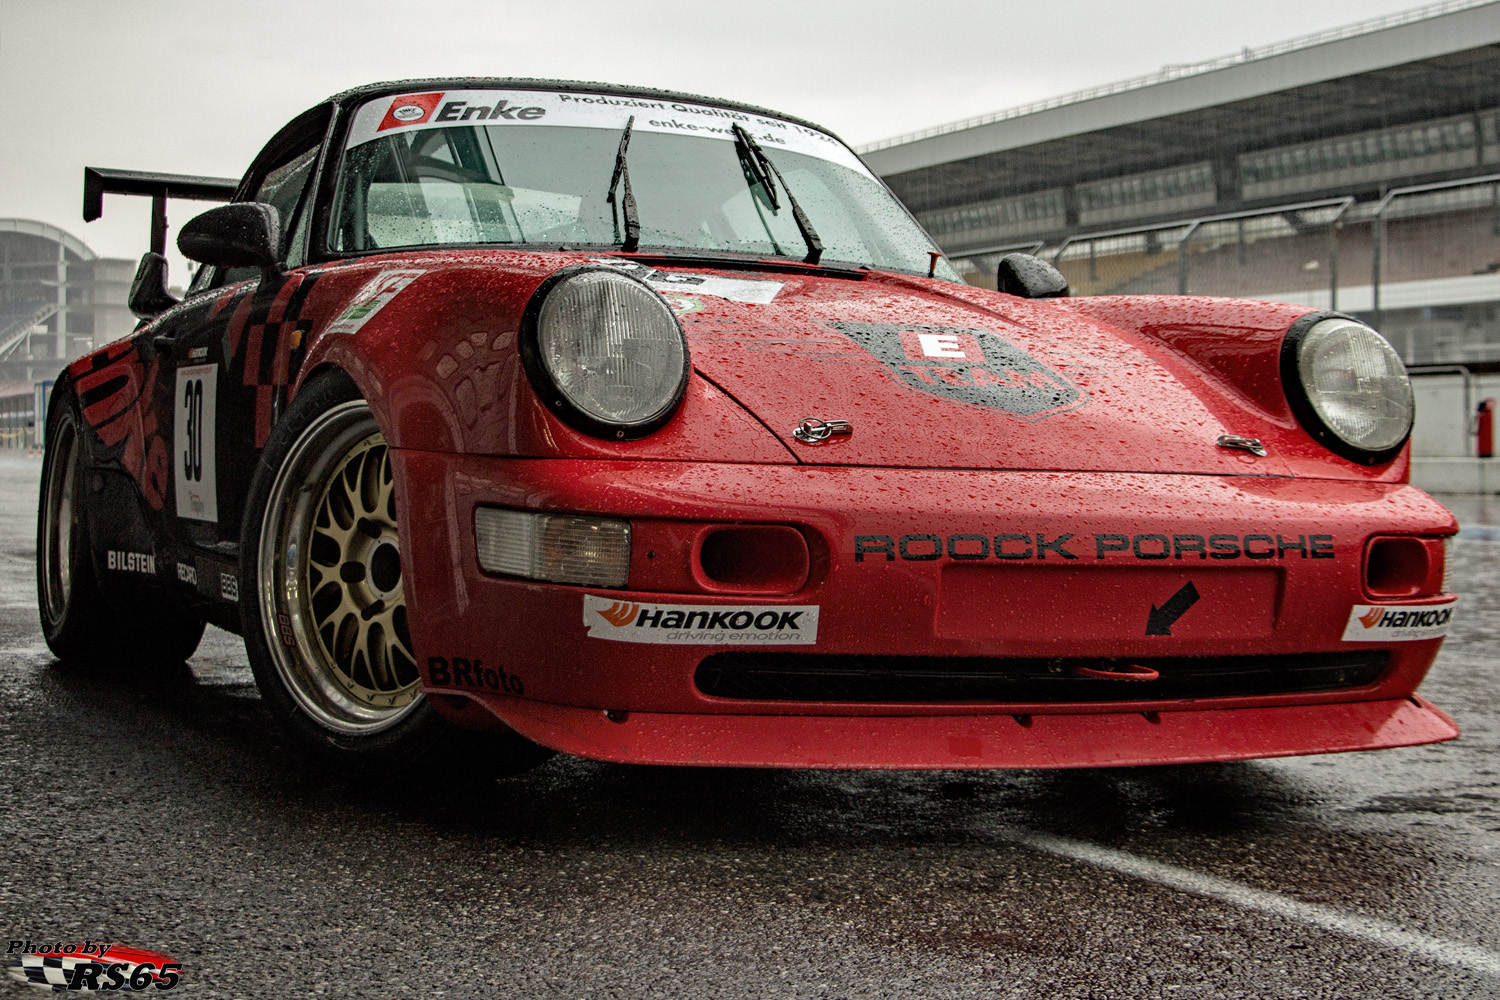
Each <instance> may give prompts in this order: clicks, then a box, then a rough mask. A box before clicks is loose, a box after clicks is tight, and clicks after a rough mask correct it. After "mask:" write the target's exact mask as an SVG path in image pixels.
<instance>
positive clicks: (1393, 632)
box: [1344, 597, 1458, 642]
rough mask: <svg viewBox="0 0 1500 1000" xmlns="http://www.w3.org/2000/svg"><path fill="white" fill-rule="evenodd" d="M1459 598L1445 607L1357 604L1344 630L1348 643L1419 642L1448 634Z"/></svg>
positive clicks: (1445, 604)
mask: <svg viewBox="0 0 1500 1000" xmlns="http://www.w3.org/2000/svg"><path fill="white" fill-rule="evenodd" d="M1457 604H1458V598H1456V597H1455V598H1453V599H1452V600H1451V601H1445V602H1443V603H1442V604H1417V605H1411V604H1356V605H1355V606H1354V610H1352V611H1350V612H1349V624H1348V625H1345V626H1344V641H1345V642H1415V641H1417V640H1419V639H1436V638H1439V637H1440V636H1445V635H1447V634H1448V623H1449V621H1451V620H1452V618H1453V608H1454V606H1455V605H1457Z"/></svg>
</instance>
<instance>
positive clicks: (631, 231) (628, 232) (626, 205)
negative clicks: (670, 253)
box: [604, 115, 641, 253]
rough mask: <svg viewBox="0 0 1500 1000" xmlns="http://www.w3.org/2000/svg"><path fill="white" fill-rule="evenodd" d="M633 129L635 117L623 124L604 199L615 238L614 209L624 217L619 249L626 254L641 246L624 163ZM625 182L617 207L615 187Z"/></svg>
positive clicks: (639, 231)
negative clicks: (623, 194)
mask: <svg viewBox="0 0 1500 1000" xmlns="http://www.w3.org/2000/svg"><path fill="white" fill-rule="evenodd" d="M634 127H635V115H631V116H630V120H629V121H627V122H626V123H625V132H624V133H623V134H622V135H621V136H620V151H619V152H617V153H616V154H615V172H614V176H612V177H610V179H609V195H608V196H607V197H606V198H605V199H604V200H605V201H606V202H608V203H609V207H610V219H611V221H613V222H614V226H615V236H616V237H618V236H619V235H620V220H619V217H618V216H617V215H616V214H615V208H616V207H618V208H619V209H620V212H621V214H623V215H624V216H625V239H624V241H623V242H622V243H621V244H620V249H622V250H624V251H626V252H627V253H628V252H630V251H632V250H634V249H635V248H636V247H638V246H640V244H641V220H640V218H639V217H638V216H637V215H636V212H635V194H634V193H632V192H631V190H630V167H629V166H628V165H627V164H626V162H625V153H626V151H627V150H628V149H630V130H631V129H633V128H634ZM622 180H623V181H624V182H625V196H624V197H623V198H621V199H620V201H619V203H618V206H617V205H616V202H615V187H616V186H618V185H619V183H620V182H621V181H622Z"/></svg>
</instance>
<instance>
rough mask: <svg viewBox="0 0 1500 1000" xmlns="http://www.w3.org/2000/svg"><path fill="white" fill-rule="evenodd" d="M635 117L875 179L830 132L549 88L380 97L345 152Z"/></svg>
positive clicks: (615, 124) (611, 124)
mask: <svg viewBox="0 0 1500 1000" xmlns="http://www.w3.org/2000/svg"><path fill="white" fill-rule="evenodd" d="M632 115H633V116H635V125H634V126H633V127H632V130H633V131H635V132H670V133H674V134H678V135H693V136H699V137H702V138H705V139H719V140H722V141H724V142H732V141H734V132H733V130H732V127H733V126H734V125H735V124H739V125H741V126H743V127H744V128H745V129H747V130H748V131H749V132H750V134H751V135H752V136H754V137H755V139H756V141H758V142H760V143H761V144H762V145H764V146H767V147H770V148H781V149H787V150H791V151H792V152H794V153H802V154H804V155H807V156H815V157H818V158H819V159H823V160H828V161H830V162H832V163H837V164H839V165H841V166H844V167H848V168H849V169H850V170H855V171H858V172H859V173H861V174H865V175H869V173H870V172H869V170H868V168H866V167H865V165H864V164H863V163H861V162H860V160H859V157H857V156H855V155H854V153H853V152H851V151H850V150H849V148H848V147H847V146H845V145H844V144H843V143H841V142H839V141H838V140H837V139H835V138H833V137H832V136H830V135H827V134H826V133H823V132H819V131H818V130H817V129H811V128H807V127H806V126H803V125H797V124H795V123H793V122H788V121H782V120H781V119H779V118H771V117H767V116H765V115H757V114H752V113H750V112H748V111H739V110H735V109H731V108H716V107H713V106H712V105H707V104H690V103H687V102H685V101H665V100H653V99H650V98H644V97H617V96H614V95H611V94H586V93H573V92H570V91H549V90H447V91H430V92H427V93H421V94H398V95H397V96H395V97H379V98H376V99H375V100H373V101H369V102H368V103H366V104H365V105H364V106H363V107H361V108H360V109H359V112H358V113H357V114H356V115H355V117H354V123H353V124H352V125H351V126H350V128H349V136H348V139H347V140H346V141H345V146H346V148H350V149H352V148H353V147H355V146H359V145H362V144H363V143H366V142H369V141H370V140H371V139H375V138H378V137H380V136H381V135H384V134H387V133H395V132H399V131H408V130H411V129H428V128H447V127H450V126H469V125H486V126H490V125H496V126H507V125H531V126H536V125H549V126H554V127H564V128H568V127H572V128H603V129H611V130H623V129H624V128H625V123H626V122H627V121H629V120H630V118H631V116H632Z"/></svg>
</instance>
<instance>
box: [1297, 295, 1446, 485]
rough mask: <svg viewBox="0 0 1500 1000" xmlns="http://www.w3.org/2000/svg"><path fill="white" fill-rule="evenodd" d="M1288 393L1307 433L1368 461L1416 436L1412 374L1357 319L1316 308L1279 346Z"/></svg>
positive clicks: (1347, 455) (1391, 453)
mask: <svg viewBox="0 0 1500 1000" xmlns="http://www.w3.org/2000/svg"><path fill="white" fill-rule="evenodd" d="M1281 378H1282V383H1283V385H1284V386H1285V389H1286V394H1287V399H1288V400H1289V401H1290V402H1291V404H1292V409H1293V411H1294V412H1295V413H1296V415H1297V418H1298V420H1300V421H1301V422H1302V425H1303V426H1304V427H1306V428H1307V430H1308V433H1310V434H1312V436H1313V437H1315V438H1317V439H1318V440H1319V441H1320V442H1322V443H1323V444H1324V445H1325V446H1327V447H1328V448H1329V450H1331V451H1333V452H1335V453H1337V454H1339V455H1342V456H1343V457H1345V458H1347V459H1350V460H1351V461H1355V462H1359V463H1361V464H1364V465H1375V464H1378V463H1380V462H1387V461H1390V460H1391V459H1392V458H1394V457H1395V456H1396V453H1397V452H1399V451H1400V450H1401V446H1402V445H1403V444H1405V443H1406V439H1407V438H1408V437H1409V436H1410V435H1411V427H1412V419H1413V417H1414V415H1415V412H1416V407H1415V404H1414V401H1413V399H1412V391H1411V380H1410V378H1408V377H1407V374H1406V366H1405V365H1403V364H1402V363H1401V356H1400V355H1399V354H1397V353H1396V349H1395V348H1393V347H1392V346H1391V345H1390V343H1389V342H1388V341H1387V340H1386V339H1385V338H1384V337H1382V336H1381V335H1380V334H1378V333H1376V332H1375V331H1374V330H1372V329H1370V328H1369V327H1368V326H1365V325H1364V324H1363V323H1360V322H1359V321H1357V320H1354V319H1350V318H1348V317H1344V316H1335V315H1328V314H1322V315H1319V314H1313V315H1311V316H1306V317H1304V318H1303V319H1302V320H1299V321H1298V322H1297V323H1295V324H1293V326H1292V328H1291V329H1290V330H1289V331H1287V336H1286V340H1285V341H1284V342H1283V344H1282V349H1281Z"/></svg>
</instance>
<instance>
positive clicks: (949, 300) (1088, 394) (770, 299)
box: [647, 269, 1289, 475]
mask: <svg viewBox="0 0 1500 1000" xmlns="http://www.w3.org/2000/svg"><path fill="white" fill-rule="evenodd" d="M647 277H648V278H649V280H651V282H652V284H653V285H654V286H655V287H657V288H658V289H659V290H661V291H662V292H663V294H665V295H666V296H667V298H668V301H669V303H671V304H672V306H673V308H674V310H676V311H677V312H678V314H679V316H680V317H681V319H682V322H683V327H684V329H685V330H686V332H687V337H688V342H689V345H690V347H691V350H692V360H693V367H694V368H695V369H696V370H697V371H698V372H699V374H701V375H702V376H704V377H705V378H707V379H709V380H710V381H712V382H713V383H715V384H716V385H717V386H719V388H721V389H723V390H724V391H725V392H726V393H728V394H729V395H731V396H732V397H734V398H735V399H736V400H738V401H739V403H740V404H741V405H743V406H744V407H745V408H746V409H748V410H749V411H750V412H751V413H753V414H754V415H755V416H756V417H757V418H758V419H759V420H761V421H762V422H763V423H764V424H765V425H766V427H767V428H769V429H770V430H771V432H772V433H774V434H776V435H777V437H778V438H780V439H781V441H782V442H783V443H784V444H786V446H787V447H788V448H790V449H791V450H792V451H793V452H794V453H795V454H796V455H797V457H798V458H799V459H800V460H801V461H803V462H808V463H817V464H836V465H867V466H895V467H920V468H973V469H1066V470H1087V471H1094V470H1097V471H1112V472H1180V473H1210V474H1230V475H1246V474H1251V475H1255V474H1263V475H1286V474H1287V472H1288V470H1287V466H1286V464H1285V463H1284V462H1283V461H1282V460H1281V459H1279V458H1278V457H1277V456H1276V455H1275V454H1274V453H1273V454H1272V455H1271V456H1270V457H1268V458H1256V457H1254V456H1251V455H1249V454H1248V453H1246V452H1243V451H1235V450H1229V449H1225V448H1222V447H1219V446H1218V445H1217V441H1218V439H1219V437H1220V435H1224V434H1231V435H1238V436H1242V437H1257V436H1260V434H1261V431H1262V429H1263V427H1264V425H1265V424H1266V416H1265V414H1264V413H1263V412H1261V411H1257V410H1256V409H1255V408H1253V407H1248V406H1246V405H1244V403H1243V401H1241V400H1238V399H1237V398H1236V396H1235V394H1234V393H1232V392H1228V391H1226V390H1225V389H1224V387H1223V386H1222V383H1221V381H1216V380H1215V379H1214V378H1212V377H1210V376H1209V375H1208V374H1206V373H1205V372H1204V371H1202V370H1201V369H1199V368H1197V367H1196V366H1194V365H1193V364H1191V363H1189V362H1187V361H1185V360H1184V359H1183V358H1182V357H1181V356H1180V354H1176V353H1174V352H1172V351H1171V350H1169V349H1168V348H1167V347H1165V346H1164V345H1162V344H1161V343H1159V342H1154V341H1152V340H1151V339H1149V338H1147V337H1144V336H1141V335H1139V334H1137V333H1134V332H1130V331H1126V330H1122V329H1120V328H1117V327H1114V326H1110V325H1108V324H1106V323H1103V322H1101V321H1099V320H1096V319H1093V318H1090V317H1088V316H1085V315H1083V314H1081V313H1080V312H1078V311H1076V310H1074V309H1071V308H1069V307H1068V305H1067V303H1066V302H1065V301H1056V300H1054V301H1048V302H1028V301H1025V300H1021V299H1015V298H1012V297H1010V296H1002V295H999V294H996V293H991V292H984V291H982V290H979V289H968V288H965V287H960V286H951V287H950V286H948V285H947V284H946V283H944V282H939V281H926V280H921V279H907V278H902V277H899V276H895V275H884V274H868V275H866V276H865V277H864V278H863V279H862V280H856V279H852V278H838V277H828V276H823V275H818V274H815V273H809V274H806V275H802V274H780V273H757V274H746V273H740V274H726V273H724V272H707V271H703V270H687V269H673V270H665V269H656V270H655V271H653V272H650V273H649V274H647ZM1284 328H1285V327H1284V326H1283V327H1282V329H1284ZM808 417H812V418H816V419H820V420H825V421H827V420H834V419H839V420H847V421H848V422H849V423H850V424H852V425H853V432H852V433H851V434H849V435H847V436H836V437H832V438H830V439H828V440H827V441H826V442H824V443H822V444H807V443H803V442H799V441H797V440H795V439H794V437H793V434H792V431H793V430H794V429H795V428H796V427H797V425H798V423H799V422H800V421H801V420H803V419H804V418H808ZM1272 429H1274V430H1278V431H1280V432H1281V433H1285V432H1286V431H1287V430H1288V429H1289V428H1284V427H1283V428H1272Z"/></svg>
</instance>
